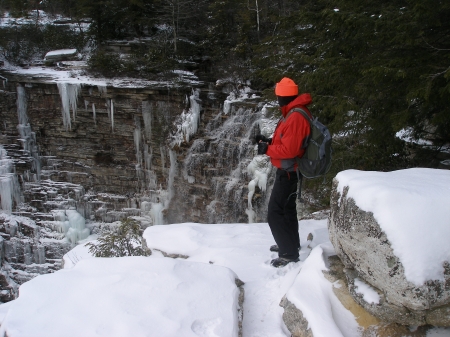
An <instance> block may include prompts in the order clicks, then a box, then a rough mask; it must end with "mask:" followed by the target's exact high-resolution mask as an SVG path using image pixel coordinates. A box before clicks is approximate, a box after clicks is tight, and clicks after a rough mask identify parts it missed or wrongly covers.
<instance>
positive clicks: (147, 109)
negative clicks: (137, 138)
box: [142, 101, 152, 141]
mask: <svg viewBox="0 0 450 337" xmlns="http://www.w3.org/2000/svg"><path fill="white" fill-rule="evenodd" d="M142 118H143V119H144V128H145V137H146V138H147V140H148V141H150V140H151V138H152V106H151V105H150V103H149V102H148V101H142Z"/></svg>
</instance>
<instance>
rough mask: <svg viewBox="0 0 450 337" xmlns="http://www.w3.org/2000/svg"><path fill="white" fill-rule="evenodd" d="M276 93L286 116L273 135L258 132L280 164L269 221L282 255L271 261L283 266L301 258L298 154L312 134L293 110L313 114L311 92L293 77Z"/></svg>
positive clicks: (261, 150) (262, 149) (261, 149)
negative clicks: (300, 88) (300, 89)
mask: <svg viewBox="0 0 450 337" xmlns="http://www.w3.org/2000/svg"><path fill="white" fill-rule="evenodd" d="M275 95H277V98H278V103H279V105H280V108H281V113H282V115H283V117H282V118H281V119H280V121H279V122H278V125H277V127H276V128H275V132H274V134H273V138H272V139H269V138H266V137H265V136H263V135H257V136H256V141H257V143H258V154H266V155H268V156H269V157H270V161H271V162H272V165H274V166H275V167H277V168H278V169H277V172H276V178H275V183H274V186H273V189H272V194H271V195H270V201H269V208H268V222H269V226H270V230H271V231H272V235H273V237H274V239H275V242H276V243H277V245H276V246H272V247H270V250H271V251H278V258H276V259H273V260H272V261H271V262H270V264H271V265H272V266H274V267H277V268H278V267H283V266H285V265H287V264H288V263H291V262H297V261H299V259H298V258H299V250H300V238H299V234H298V219H297V209H296V203H295V199H296V195H297V183H298V181H299V179H300V183H301V178H302V176H301V174H300V172H298V171H297V163H296V159H295V158H296V157H302V156H303V154H304V152H305V147H306V145H307V141H308V138H309V134H310V126H309V122H308V121H307V120H306V119H305V117H303V116H302V114H301V113H298V112H294V111H292V110H293V109H294V108H301V109H303V110H304V111H306V112H307V113H308V114H309V115H310V116H311V113H310V112H309V110H308V109H307V108H306V106H307V105H308V104H310V103H311V102H312V99H311V95H310V94H302V95H298V86H297V85H296V84H295V82H294V81H293V80H291V79H290V78H287V77H285V78H283V79H282V80H281V81H280V82H278V83H277V84H276V86H275Z"/></svg>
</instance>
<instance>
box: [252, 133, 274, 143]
mask: <svg viewBox="0 0 450 337" xmlns="http://www.w3.org/2000/svg"><path fill="white" fill-rule="evenodd" d="M255 141H256V143H257V144H258V143H259V142H264V143H269V144H270V143H271V142H272V138H267V137H266V136H263V135H256V137H255Z"/></svg>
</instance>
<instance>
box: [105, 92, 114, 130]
mask: <svg viewBox="0 0 450 337" xmlns="http://www.w3.org/2000/svg"><path fill="white" fill-rule="evenodd" d="M106 111H107V112H108V118H109V120H110V121H111V130H112V131H114V101H113V100H112V99H106Z"/></svg>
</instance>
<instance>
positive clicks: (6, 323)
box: [0, 256, 240, 337]
mask: <svg viewBox="0 0 450 337" xmlns="http://www.w3.org/2000/svg"><path fill="white" fill-rule="evenodd" d="M239 293H240V291H239V289H238V287H237V286H236V274H235V273H233V272H232V271H231V270H230V269H228V268H225V267H220V266H215V265H210V264H205V263H198V262H192V261H184V260H174V259H169V258H148V257H137V256H133V257H122V258H90V259H85V260H82V261H79V262H78V263H77V264H76V265H75V266H74V267H73V268H70V269H64V270H60V271H58V272H55V273H53V274H47V275H42V276H40V277H36V278H34V279H33V280H31V281H29V282H27V283H25V284H23V285H22V286H21V288H20V296H19V297H18V299H16V300H14V301H12V302H9V303H7V304H6V305H2V306H1V307H0V321H2V322H1V329H0V335H2V336H3V334H5V333H6V335H8V336H11V337H20V336H24V337H25V336H27V337H28V336H47V337H51V336H55V337H56V336H57V337H59V336H67V337H70V336H74V337H78V336H93V335H95V336H108V337H114V336H120V337H122V336H155V337H163V336H185V337H189V336H192V337H198V336H217V337H237V336H238V333H239V315H238V310H239ZM55 318H57V319H55Z"/></svg>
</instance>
